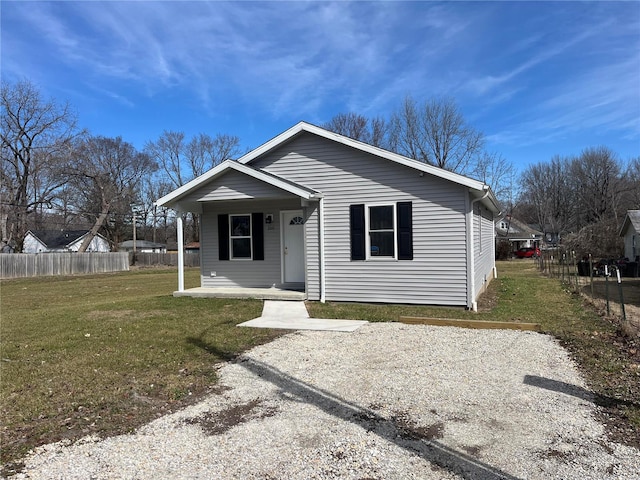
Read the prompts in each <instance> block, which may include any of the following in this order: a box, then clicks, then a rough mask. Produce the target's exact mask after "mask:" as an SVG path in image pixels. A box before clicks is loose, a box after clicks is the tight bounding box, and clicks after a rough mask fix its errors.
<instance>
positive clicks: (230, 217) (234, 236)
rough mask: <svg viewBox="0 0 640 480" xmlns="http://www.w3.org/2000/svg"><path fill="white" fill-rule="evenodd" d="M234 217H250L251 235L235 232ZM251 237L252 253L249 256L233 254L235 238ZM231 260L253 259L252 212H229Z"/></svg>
mask: <svg viewBox="0 0 640 480" xmlns="http://www.w3.org/2000/svg"><path fill="white" fill-rule="evenodd" d="M233 217H249V235H248V236H247V235H234V234H233ZM242 238H248V239H249V250H250V252H251V255H250V256H249V257H234V256H233V240H235V239H242ZM229 260H236V261H246V260H253V217H252V215H251V214H250V213H230V214H229Z"/></svg>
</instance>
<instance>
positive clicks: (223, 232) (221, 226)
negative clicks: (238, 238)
mask: <svg viewBox="0 0 640 480" xmlns="http://www.w3.org/2000/svg"><path fill="white" fill-rule="evenodd" d="M218 259H220V260H229V215H218Z"/></svg>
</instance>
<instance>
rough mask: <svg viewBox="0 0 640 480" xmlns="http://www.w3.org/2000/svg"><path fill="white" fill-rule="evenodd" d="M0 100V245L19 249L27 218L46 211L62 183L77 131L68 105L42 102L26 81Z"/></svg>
mask: <svg viewBox="0 0 640 480" xmlns="http://www.w3.org/2000/svg"><path fill="white" fill-rule="evenodd" d="M0 98H1V103H2V113H1V119H0V122H1V125H0V136H1V137H2V164H1V166H0V184H1V187H0V202H1V211H0V225H1V231H2V237H3V238H2V240H3V241H8V242H10V241H13V242H14V243H15V244H16V245H17V246H18V249H21V247H22V241H23V238H24V234H25V233H26V231H27V230H28V223H27V222H28V217H29V215H30V214H32V213H34V212H35V211H36V210H37V209H41V210H42V208H43V207H44V208H46V207H49V206H51V203H52V201H53V200H54V198H55V196H56V192H57V190H58V188H59V187H60V186H61V185H63V184H64V179H63V178H62V176H61V175H60V173H61V165H62V164H63V163H64V161H65V160H66V159H67V157H68V153H69V149H70V147H71V144H72V141H73V139H74V138H75V137H76V136H77V135H78V133H79V132H78V131H77V129H76V116H75V114H74V113H73V112H72V111H71V108H70V107H69V105H68V104H63V105H59V104H57V103H56V102H55V101H54V100H44V99H43V98H42V96H41V95H40V92H39V91H38V89H37V88H36V87H35V86H34V85H33V84H32V83H31V82H29V81H27V80H23V81H20V82H18V83H16V84H9V83H3V84H2V87H1V91H0Z"/></svg>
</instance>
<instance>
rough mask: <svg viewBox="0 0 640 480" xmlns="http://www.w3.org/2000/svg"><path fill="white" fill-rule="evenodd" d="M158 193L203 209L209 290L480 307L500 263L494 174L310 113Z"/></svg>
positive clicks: (179, 205) (186, 208)
mask: <svg viewBox="0 0 640 480" xmlns="http://www.w3.org/2000/svg"><path fill="white" fill-rule="evenodd" d="M156 204H157V205H159V206H165V207H170V208H172V209H174V210H176V211H178V212H197V213H199V214H200V215H201V232H200V252H201V253H200V254H201V288H200V289H198V290H199V291H200V292H202V290H205V289H211V291H212V292H215V289H217V288H223V287H235V288H273V287H276V288H281V289H294V290H295V289H298V290H301V291H303V292H304V294H305V297H306V298H307V299H309V300H318V301H322V302H324V301H346V302H385V303H407V304H431V305H451V306H462V307H467V308H469V309H475V308H476V306H477V304H476V300H477V298H478V295H479V294H480V293H481V292H482V291H483V289H484V288H485V287H486V285H487V284H488V282H489V281H490V280H491V278H492V277H493V276H494V274H495V242H494V235H495V234H494V217H495V216H496V215H497V214H498V213H499V207H498V203H497V201H496V198H495V196H494V194H493V193H492V191H491V189H490V188H489V186H488V185H485V184H483V183H482V182H479V181H476V180H472V179H470V178H467V177H464V176H461V175H457V174H455V173H452V172H449V171H446V170H442V169H440V168H436V167H433V166H431V165H427V164H425V163H422V162H418V161H416V160H412V159H410V158H406V157H403V156H401V155H398V154H395V153H392V152H389V151H386V150H383V149H380V148H377V147H373V146H371V145H367V144H365V143H362V142H358V141H356V140H352V139H350V138H347V137H344V136H342V135H338V134H336V133H333V132H329V131H327V130H324V129H322V128H319V127H316V126H314V125H310V124H308V123H304V122H301V123H298V124H297V125H295V126H293V127H292V128H290V129H289V130H287V131H285V132H283V133H281V134H280V135H278V136H276V137H275V138H273V139H271V140H269V141H268V142H266V143H265V144H263V145H261V146H260V147H258V148H256V149H255V150H253V151H251V152H249V153H247V154H246V155H244V156H243V157H241V158H239V159H238V160H237V161H230V160H227V161H225V162H223V163H221V164H219V165H218V166H216V167H215V168H213V169H211V170H209V171H208V172H206V173H205V174H204V175H201V176H200V177H198V178H196V179H194V180H192V181H191V182H189V183H187V184H185V185H183V186H182V187H180V188H178V189H176V190H174V191H173V192H171V193H169V194H168V195H166V196H164V197H162V198H160V199H159V200H158V201H157V202H156ZM183 243H184V242H183V240H182V223H181V220H180V216H179V215H178V245H179V254H183V253H184V252H183V250H184V248H183ZM178 264H179V265H182V262H181V261H179V262H178ZM194 293H195V292H194ZM175 294H177V295H182V294H188V291H184V281H183V272H182V270H179V273H178V292H176V293H175Z"/></svg>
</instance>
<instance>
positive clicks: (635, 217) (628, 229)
mask: <svg viewBox="0 0 640 480" xmlns="http://www.w3.org/2000/svg"><path fill="white" fill-rule="evenodd" d="M620 236H621V237H623V238H624V256H625V257H627V258H628V259H629V260H631V261H632V262H634V261H635V262H637V261H639V259H638V256H640V210H627V215H626V216H625V217H624V222H622V228H621V229H620Z"/></svg>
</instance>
